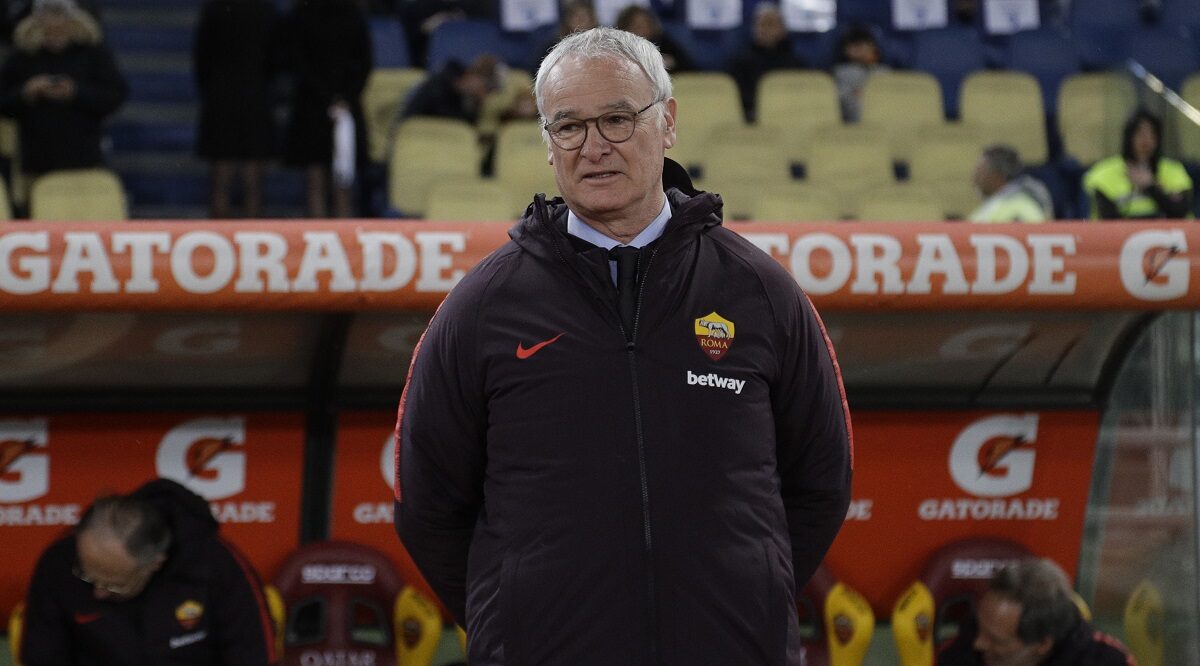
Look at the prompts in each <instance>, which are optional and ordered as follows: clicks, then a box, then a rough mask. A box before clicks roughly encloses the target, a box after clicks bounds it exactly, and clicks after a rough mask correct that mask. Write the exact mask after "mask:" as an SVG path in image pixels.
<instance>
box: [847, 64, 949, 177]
mask: <svg viewBox="0 0 1200 666" xmlns="http://www.w3.org/2000/svg"><path fill="white" fill-rule="evenodd" d="M943 108H944V107H943V104H942V88H941V85H940V84H939V83H938V80H937V79H936V78H934V77H933V76H932V75H930V74H926V73H924V72H902V71H896V72H880V73H878V74H875V75H873V76H871V77H870V78H869V79H867V84H866V87H865V88H864V89H863V93H862V121H861V122H862V123H864V124H865V125H871V126H874V127H878V128H880V129H881V130H883V132H884V134H885V135H886V136H887V143H888V147H889V149H890V151H891V157H892V160H893V161H896V162H907V161H908V159H909V157H910V156H911V155H912V152H913V149H914V148H915V146H916V143H917V142H918V141H919V138H918V137H919V135H918V133H919V131H920V130H921V129H922V128H924V127H936V126H939V125H942V124H943V123H945V122H946V119H945V117H944V116H943V115H942V109H943Z"/></svg>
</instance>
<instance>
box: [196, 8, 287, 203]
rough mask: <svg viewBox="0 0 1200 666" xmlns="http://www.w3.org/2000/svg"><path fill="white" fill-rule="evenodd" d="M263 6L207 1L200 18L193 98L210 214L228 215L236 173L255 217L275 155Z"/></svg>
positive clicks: (270, 51) (269, 14)
mask: <svg viewBox="0 0 1200 666" xmlns="http://www.w3.org/2000/svg"><path fill="white" fill-rule="evenodd" d="M277 19H278V16H277V13H276V11H275V5H274V3H273V2H271V1H270V0H208V1H207V2H206V3H205V4H204V7H203V9H202V10H201V12H200V21H199V24H198V25H197V27H196V40H195V43H194V45H193V51H192V69H193V71H194V73H195V76H196V89H197V91H198V92H199V96H200V122H199V128H198V131H197V139H196V153H197V155H199V156H200V158H201V159H203V160H206V161H207V162H209V165H210V167H209V188H210V189H209V207H208V213H209V216H210V217H212V218H215V219H224V218H228V217H231V209H230V196H231V194H232V191H231V190H232V188H233V180H234V177H235V176H236V175H237V174H238V172H240V173H241V178H242V197H243V202H244V209H245V216H246V217H259V216H260V215H261V214H262V206H263V200H262V199H263V196H262V189H263V172H264V169H265V167H266V161H267V160H268V159H269V158H271V156H272V155H273V154H274V152H275V150H274V149H275V121H274V115H273V111H272V108H271V106H272V105H271V102H272V99H271V79H272V77H273V75H274V73H275V65H276V64H277V58H276V57H275V50H274V48H273V47H274V46H275V43H274V39H273V35H274V31H275V28H276V25H277V23H278V20H277Z"/></svg>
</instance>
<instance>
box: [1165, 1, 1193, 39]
mask: <svg viewBox="0 0 1200 666" xmlns="http://www.w3.org/2000/svg"><path fill="white" fill-rule="evenodd" d="M1160 16H1161V18H1160V19H1159V22H1160V23H1161V24H1163V25H1165V26H1183V27H1185V28H1187V29H1188V30H1191V31H1192V35H1193V37H1196V36H1200V2H1196V0H1162V14H1161V15H1160Z"/></svg>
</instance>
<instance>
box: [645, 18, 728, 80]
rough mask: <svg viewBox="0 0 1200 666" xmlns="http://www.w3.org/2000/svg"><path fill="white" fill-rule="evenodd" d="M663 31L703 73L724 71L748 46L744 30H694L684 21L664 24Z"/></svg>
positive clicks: (665, 22)
mask: <svg viewBox="0 0 1200 666" xmlns="http://www.w3.org/2000/svg"><path fill="white" fill-rule="evenodd" d="M663 31H664V32H666V33H667V34H668V35H669V36H670V37H671V39H673V40H675V42H676V43H677V44H679V46H680V47H682V48H683V50H684V51H685V52H686V53H687V54H688V56H689V57H690V58H691V59H692V62H693V63H694V64H695V66H696V69H699V70H702V71H718V72H720V71H725V70H726V69H728V68H729V62H730V61H731V60H732V59H733V57H734V56H735V55H737V52H738V50H739V49H741V48H742V46H743V45H745V43H746V42H745V38H746V33H745V31H744V30H743V29H741V28H732V29H730V30H695V29H692V28H691V27H689V26H688V25H687V23H684V22H682V21H664V22H663Z"/></svg>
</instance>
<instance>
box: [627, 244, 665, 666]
mask: <svg viewBox="0 0 1200 666" xmlns="http://www.w3.org/2000/svg"><path fill="white" fill-rule="evenodd" d="M657 254H658V247H655V248H654V249H653V250H651V251H650V258H649V259H647V260H646V266H645V268H643V269H642V270H641V282H640V283H639V284H638V292H637V299H636V300H635V301H634V306H633V330H632V331H630V334H629V337H628V338H626V340H627V342H626V343H625V353H626V357H627V358H628V359H629V375H630V379H631V380H632V386H633V424H634V432H635V434H636V438H637V453H638V477H639V481H640V482H641V487H642V548H643V553H642V555H643V557H644V558H645V561H646V601H647V602H648V603H647V607H648V608H649V610H650V622H649V624H650V635H649V638H650V663H651V664H657V663H658V634H657V631H658V595H657V593H656V592H655V584H654V544H653V541H652V539H651V531H650V482H649V479H648V477H647V471H646V443H645V439H644V436H643V428H642V402H641V392H640V391H639V390H638V379H637V355H636V354H635V353H634V351H635V350H636V347H635V344H634V340H635V339H636V337H637V330H638V320H639V319H640V318H641V315H642V295H643V293H644V292H645V289H646V275H647V274H648V273H649V271H650V264H651V263H653V262H654V257H655V255H657ZM619 320H620V318H619V317H618V321H619ZM624 328H625V327H624V324H622V325H621V329H622V330H621V335H622V336H624V335H625V331H624Z"/></svg>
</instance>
